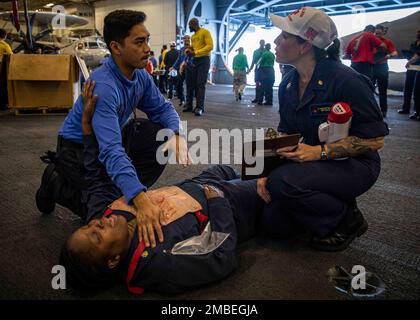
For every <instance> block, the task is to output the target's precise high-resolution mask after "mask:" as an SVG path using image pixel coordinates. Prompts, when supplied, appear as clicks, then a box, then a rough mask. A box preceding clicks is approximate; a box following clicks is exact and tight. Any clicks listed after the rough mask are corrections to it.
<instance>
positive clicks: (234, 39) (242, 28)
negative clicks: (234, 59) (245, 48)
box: [229, 21, 250, 53]
mask: <svg viewBox="0 0 420 320" xmlns="http://www.w3.org/2000/svg"><path fill="white" fill-rule="evenodd" d="M249 25H250V23H249V22H248V21H244V22H242V23H241V25H240V26H239V28H238V30H236V32H235V34H234V36H233V37H232V39H229V53H230V52H231V51H232V49H233V47H235V45H236V44H237V43H238V41H239V40H240V39H241V37H242V35H243V34H244V33H245V31H246V29H248V27H249Z"/></svg>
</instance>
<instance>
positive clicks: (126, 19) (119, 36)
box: [104, 10, 146, 50]
mask: <svg viewBox="0 0 420 320" xmlns="http://www.w3.org/2000/svg"><path fill="white" fill-rule="evenodd" d="M145 20H146V14H145V13H144V12H141V11H134V10H115V11H112V12H111V13H109V14H108V15H107V16H106V17H105V20H104V40H105V43H106V45H107V46H108V49H109V50H111V46H110V44H111V42H112V41H117V42H119V43H122V42H123V41H124V39H125V38H127V37H128V35H129V34H130V30H131V28H132V27H134V26H135V25H137V24H140V23H143V22H144V21H145Z"/></svg>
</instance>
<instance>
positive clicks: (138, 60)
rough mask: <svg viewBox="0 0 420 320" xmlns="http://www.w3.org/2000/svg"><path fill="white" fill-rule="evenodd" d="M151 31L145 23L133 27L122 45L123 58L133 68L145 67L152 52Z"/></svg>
mask: <svg viewBox="0 0 420 320" xmlns="http://www.w3.org/2000/svg"><path fill="white" fill-rule="evenodd" d="M149 39H150V33H149V31H148V30H147V28H146V26H145V25H144V24H143V23H140V24H137V25H135V26H134V27H132V28H131V30H130V33H129V35H128V37H126V38H125V39H124V43H123V44H122V45H121V46H120V54H121V58H122V60H123V61H124V62H125V63H126V64H128V65H130V66H131V67H133V68H139V69H142V68H145V67H146V66H147V60H148V58H149V54H150V47H149Z"/></svg>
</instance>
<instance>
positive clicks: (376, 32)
mask: <svg viewBox="0 0 420 320" xmlns="http://www.w3.org/2000/svg"><path fill="white" fill-rule="evenodd" d="M375 36H377V37H379V38H381V37H383V36H384V30H382V29H381V28H377V29H375Z"/></svg>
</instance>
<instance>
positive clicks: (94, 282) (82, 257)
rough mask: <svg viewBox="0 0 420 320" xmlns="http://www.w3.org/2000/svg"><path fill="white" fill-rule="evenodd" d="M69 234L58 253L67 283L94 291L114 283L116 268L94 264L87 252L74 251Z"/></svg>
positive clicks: (116, 276) (77, 288)
mask: <svg viewBox="0 0 420 320" xmlns="http://www.w3.org/2000/svg"><path fill="white" fill-rule="evenodd" d="M70 240H71V236H70V237H69V238H68V239H67V240H66V242H65V243H64V245H63V247H62V249H61V254H60V265H62V266H63V267H64V268H65V270H66V280H67V282H68V284H69V285H70V286H71V287H73V288H74V289H76V290H83V291H96V290H101V289H106V288H109V287H111V286H112V285H114V284H115V282H116V280H117V278H118V269H119V268H115V269H113V270H111V269H109V268H103V267H100V266H98V265H95V263H93V261H92V257H91V256H90V255H89V253H88V252H80V251H79V252H78V251H75V250H74V249H73V248H72V247H71V245H70Z"/></svg>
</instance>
